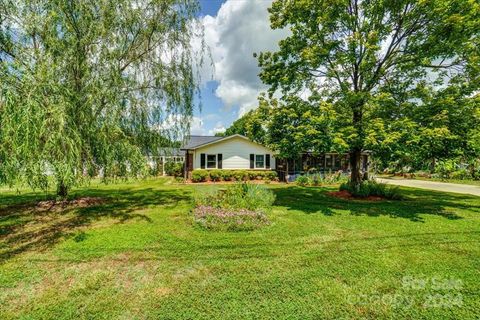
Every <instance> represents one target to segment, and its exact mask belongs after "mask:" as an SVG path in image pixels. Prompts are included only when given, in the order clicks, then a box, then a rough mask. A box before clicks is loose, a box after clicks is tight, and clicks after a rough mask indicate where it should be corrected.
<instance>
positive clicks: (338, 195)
mask: <svg viewBox="0 0 480 320" xmlns="http://www.w3.org/2000/svg"><path fill="white" fill-rule="evenodd" d="M327 195H329V196H330V197H334V198H339V199H345V200H363V201H382V200H385V198H382V197H378V196H368V197H365V198H360V197H354V196H353V195H352V194H351V193H350V192H348V191H347V190H343V191H332V192H327Z"/></svg>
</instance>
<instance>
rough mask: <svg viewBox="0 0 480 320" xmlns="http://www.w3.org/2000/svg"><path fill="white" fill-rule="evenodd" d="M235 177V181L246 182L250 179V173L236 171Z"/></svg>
mask: <svg viewBox="0 0 480 320" xmlns="http://www.w3.org/2000/svg"><path fill="white" fill-rule="evenodd" d="M233 177H234V178H235V181H246V180H248V178H249V176H248V172H247V171H244V170H238V171H234V173H233Z"/></svg>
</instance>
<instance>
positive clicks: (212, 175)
mask: <svg viewBox="0 0 480 320" xmlns="http://www.w3.org/2000/svg"><path fill="white" fill-rule="evenodd" d="M247 180H266V181H272V180H277V173H276V172H275V171H271V170H221V169H215V170H203V169H201V170H193V171H192V182H204V181H247Z"/></svg>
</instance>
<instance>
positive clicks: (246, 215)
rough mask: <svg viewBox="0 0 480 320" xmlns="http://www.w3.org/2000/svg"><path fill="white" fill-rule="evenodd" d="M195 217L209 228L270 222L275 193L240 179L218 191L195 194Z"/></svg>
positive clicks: (236, 227)
mask: <svg viewBox="0 0 480 320" xmlns="http://www.w3.org/2000/svg"><path fill="white" fill-rule="evenodd" d="M194 201H195V209H194V210H193V214H194V220H195V222H196V223H198V224H199V225H200V226H202V227H204V228H206V229H215V230H227V231H246V230H253V229H256V228H259V227H261V226H263V225H266V224H268V218H267V215H266V212H267V211H268V210H270V208H271V207H272V205H273V202H274V201H275V195H274V194H273V192H272V191H271V190H269V189H268V188H266V187H265V186H262V185H258V184H252V183H247V182H243V183H236V184H234V185H230V186H228V187H227V188H225V189H219V190H216V191H214V192H210V193H209V192H199V193H197V194H195V198H194Z"/></svg>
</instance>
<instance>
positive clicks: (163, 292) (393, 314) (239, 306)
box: [0, 179, 480, 319]
mask: <svg viewBox="0 0 480 320" xmlns="http://www.w3.org/2000/svg"><path fill="white" fill-rule="evenodd" d="M216 187H218V186H210V185H208V186H205V185H204V186H192V185H175V184H172V183H170V181H167V180H162V179H158V180H147V181H142V182H130V183H123V184H117V185H108V186H103V185H92V186H90V187H88V188H83V189H80V190H78V191H75V194H74V195H72V196H74V197H83V196H90V197H92V196H93V197H104V198H106V202H105V203H103V204H100V205H97V206H93V207H85V208H77V209H68V208H67V209H65V210H61V211H56V210H53V211H43V212H38V211H35V210H33V209H32V207H31V206H29V205H26V204H25V203H27V204H28V203H34V202H35V201H37V200H41V199H42V197H43V196H42V195H41V194H33V193H25V192H23V193H21V194H17V193H15V192H10V191H6V190H5V189H2V190H1V194H0V319H14V318H15V319H16V318H24V319H91V318H96V319H112V318H123V319H132V318H139V319H145V318H147V319H239V318H242V319H267V318H270V319H324V318H355V319H358V318H370V319H378V318H403V319H411V318H426V319H445V318H447V319H448V318H451V319H454V318H456V319H475V318H477V317H479V316H480V284H479V281H478V279H480V269H479V266H480V246H479V242H480V198H479V197H473V196H463V195H456V194H447V193H438V192H429V191H424V190H416V189H402V190H403V192H404V194H405V196H406V200H404V201H385V202H362V201H344V200H341V199H335V198H331V197H329V196H327V195H326V192H327V191H331V190H334V188H333V187H329V188H322V187H307V188H302V187H297V186H285V185H271V186H270V187H271V188H272V190H273V191H274V192H275V193H276V196H277V200H276V202H275V205H274V208H273V210H272V212H271V213H269V218H270V220H271V221H272V223H271V225H269V226H266V227H263V228H261V229H258V230H255V231H252V232H236V233H235V232H230V233H229V232H212V231H206V230H203V229H202V228H200V227H198V226H196V225H195V224H194V223H193V219H192V216H191V214H190V210H191V208H192V192H193V190H194V189H196V191H197V192H202V190H205V189H209V188H216ZM405 277H413V278H414V279H416V280H417V282H416V284H417V289H412V288H410V287H408V286H405V281H406V280H405V279H407V278H405ZM452 280H454V281H453V282H452ZM422 281H426V282H422ZM445 281H450V282H447V283H450V284H451V283H457V284H458V283H460V285H458V286H457V287H456V288H455V289H448V288H447V287H446V286H439V285H438V283H439V282H440V283H443V284H445ZM455 281H457V282H455ZM419 284H420V285H419ZM449 295H450V296H449ZM392 297H393V298H396V299H397V302H398V303H392V300H391V298H392ZM431 297H434V298H435V299H437V302H442V301H443V302H446V303H447V304H448V303H451V302H452V301H455V300H454V298H457V302H458V301H460V302H461V306H452V305H444V306H443V307H442V306H441V305H438V304H437V305H435V306H432V305H431V304H429V302H432V300H431ZM442 299H443V300H442ZM402 301H403V302H402ZM425 303H426V304H425Z"/></svg>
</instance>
